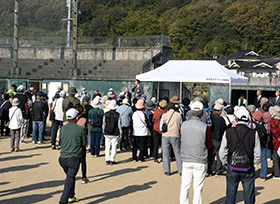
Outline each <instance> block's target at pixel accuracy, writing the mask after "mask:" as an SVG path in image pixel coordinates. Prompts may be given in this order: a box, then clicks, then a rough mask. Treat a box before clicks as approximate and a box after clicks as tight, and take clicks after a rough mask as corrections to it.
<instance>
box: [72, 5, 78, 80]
mask: <svg viewBox="0 0 280 204" xmlns="http://www.w3.org/2000/svg"><path fill="white" fill-rule="evenodd" d="M78 1H79V0H73V5H74V9H73V18H74V23H73V60H72V63H73V75H74V77H75V76H77V44H78V43H77V42H78Z"/></svg>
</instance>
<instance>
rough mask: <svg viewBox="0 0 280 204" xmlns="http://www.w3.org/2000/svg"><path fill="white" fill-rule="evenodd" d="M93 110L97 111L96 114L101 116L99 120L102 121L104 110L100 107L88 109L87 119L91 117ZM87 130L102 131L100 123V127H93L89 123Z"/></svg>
mask: <svg viewBox="0 0 280 204" xmlns="http://www.w3.org/2000/svg"><path fill="white" fill-rule="evenodd" d="M93 112H97V114H98V115H99V116H100V117H101V121H103V116H104V111H103V110H102V109H99V108H92V109H90V110H89V112H88V119H90V118H91V116H92V114H93ZM89 131H92V132H102V124H101V126H100V127H93V126H91V125H89Z"/></svg>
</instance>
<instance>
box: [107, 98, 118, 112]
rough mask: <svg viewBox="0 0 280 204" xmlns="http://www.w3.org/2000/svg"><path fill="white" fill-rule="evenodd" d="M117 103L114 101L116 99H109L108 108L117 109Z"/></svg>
mask: <svg viewBox="0 0 280 204" xmlns="http://www.w3.org/2000/svg"><path fill="white" fill-rule="evenodd" d="M117 107H118V106H117V103H116V101H115V100H111V101H110V104H109V105H108V108H109V109H110V110H116V109H117Z"/></svg>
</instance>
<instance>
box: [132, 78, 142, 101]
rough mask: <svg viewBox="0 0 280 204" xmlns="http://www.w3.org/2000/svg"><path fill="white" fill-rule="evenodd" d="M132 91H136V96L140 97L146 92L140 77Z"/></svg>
mask: <svg viewBox="0 0 280 204" xmlns="http://www.w3.org/2000/svg"><path fill="white" fill-rule="evenodd" d="M132 92H134V97H135V98H137V99H139V98H140V97H141V95H142V94H144V91H143V88H142V86H140V81H139V80H138V79H136V80H135V86H134V85H133V86H132Z"/></svg>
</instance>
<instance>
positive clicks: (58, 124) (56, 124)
mask: <svg viewBox="0 0 280 204" xmlns="http://www.w3.org/2000/svg"><path fill="white" fill-rule="evenodd" d="M62 126H63V121H59V120H55V121H54V123H53V131H52V145H53V146H55V143H56V137H57V131H58V128H60V129H61V127H62ZM58 146H61V139H60V138H59V143H58Z"/></svg>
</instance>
